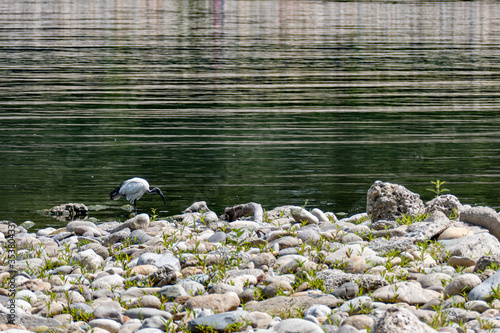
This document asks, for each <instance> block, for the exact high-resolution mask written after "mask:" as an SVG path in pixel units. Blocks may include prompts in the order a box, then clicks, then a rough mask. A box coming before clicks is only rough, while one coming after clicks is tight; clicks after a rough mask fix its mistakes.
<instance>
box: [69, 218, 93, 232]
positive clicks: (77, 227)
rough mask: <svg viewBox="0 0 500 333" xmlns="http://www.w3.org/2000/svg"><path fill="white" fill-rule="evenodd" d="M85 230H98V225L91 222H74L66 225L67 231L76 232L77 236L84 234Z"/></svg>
mask: <svg viewBox="0 0 500 333" xmlns="http://www.w3.org/2000/svg"><path fill="white" fill-rule="evenodd" d="M84 228H92V229H97V227H96V225H95V224H94V223H93V222H90V221H72V222H69V223H68V224H67V225H66V230H67V231H69V232H74V233H76V234H77V235H81V234H83V232H81V231H83V229H84Z"/></svg>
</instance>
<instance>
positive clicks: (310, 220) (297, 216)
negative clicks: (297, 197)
mask: <svg viewBox="0 0 500 333" xmlns="http://www.w3.org/2000/svg"><path fill="white" fill-rule="evenodd" d="M291 215H292V217H293V219H294V220H295V222H297V223H306V224H318V223H319V220H318V218H317V217H316V216H314V215H313V214H311V213H310V212H308V211H307V210H305V209H304V208H301V207H296V208H295V209H292V210H291Z"/></svg>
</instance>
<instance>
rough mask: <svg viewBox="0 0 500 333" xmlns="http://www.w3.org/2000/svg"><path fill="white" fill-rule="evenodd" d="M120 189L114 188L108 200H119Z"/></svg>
mask: <svg viewBox="0 0 500 333" xmlns="http://www.w3.org/2000/svg"><path fill="white" fill-rule="evenodd" d="M120 196H121V195H120V187H117V188H115V189H114V190H113V191H111V193H109V198H110V199H113V200H117V199H119V198H120Z"/></svg>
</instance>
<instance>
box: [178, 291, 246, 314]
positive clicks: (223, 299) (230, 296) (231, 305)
mask: <svg viewBox="0 0 500 333" xmlns="http://www.w3.org/2000/svg"><path fill="white" fill-rule="evenodd" d="M239 305H240V298H239V297H238V295H237V294H236V293H234V292H228V293H225V294H209V295H200V296H194V297H192V298H190V299H189V300H188V301H187V302H186V303H184V305H183V310H186V309H195V308H200V309H210V310H212V311H214V312H227V311H233V310H236V309H237V308H238V306H239Z"/></svg>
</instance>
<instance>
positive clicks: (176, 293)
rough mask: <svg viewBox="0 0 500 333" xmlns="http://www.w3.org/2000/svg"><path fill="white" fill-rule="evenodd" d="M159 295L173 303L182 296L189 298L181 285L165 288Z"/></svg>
mask: <svg viewBox="0 0 500 333" xmlns="http://www.w3.org/2000/svg"><path fill="white" fill-rule="evenodd" d="M158 294H159V295H160V296H162V297H165V298H166V299H167V300H170V301H173V300H175V299H176V298H177V297H180V296H189V294H188V293H187V292H186V290H185V289H184V288H183V287H182V286H181V285H177V284H175V285H172V286H168V285H167V286H164V287H162V288H161V289H160V290H159V291H158Z"/></svg>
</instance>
